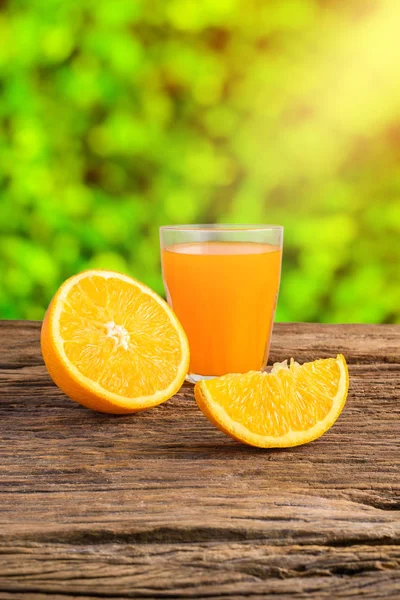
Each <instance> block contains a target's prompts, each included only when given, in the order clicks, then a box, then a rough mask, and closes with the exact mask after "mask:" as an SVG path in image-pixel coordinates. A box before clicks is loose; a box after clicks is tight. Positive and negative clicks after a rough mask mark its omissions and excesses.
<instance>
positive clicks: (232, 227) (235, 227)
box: [160, 223, 284, 231]
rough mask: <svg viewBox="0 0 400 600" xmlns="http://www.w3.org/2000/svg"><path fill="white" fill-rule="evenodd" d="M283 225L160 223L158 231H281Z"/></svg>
mask: <svg viewBox="0 0 400 600" xmlns="http://www.w3.org/2000/svg"><path fill="white" fill-rule="evenodd" d="M283 229H284V228H283V225H261V224H254V225H250V224H247V223H246V224H242V223H240V224H235V223H232V224H229V223H205V224H192V225H190V224H188V225H162V226H161V227H160V231H274V230H275V231H283Z"/></svg>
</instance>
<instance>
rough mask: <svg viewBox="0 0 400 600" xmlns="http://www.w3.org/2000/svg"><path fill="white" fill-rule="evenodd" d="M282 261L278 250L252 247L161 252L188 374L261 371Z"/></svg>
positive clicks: (182, 247) (192, 246)
mask: <svg viewBox="0 0 400 600" xmlns="http://www.w3.org/2000/svg"><path fill="white" fill-rule="evenodd" d="M281 256H282V253H281V250H280V248H279V247H278V246H273V245H270V244H264V243H253V242H193V243H182V244H174V245H171V246H168V247H167V248H164V249H163V251H162V265H163V277H164V285H165V288H166V291H167V297H168V302H169V303H170V305H171V306H172V308H173V310H174V311H175V313H176V314H177V316H178V318H179V320H180V322H181V323H182V325H183V328H184V330H185V331H186V334H187V336H188V339H189V346H190V353H191V362H190V371H189V372H190V373H192V374H196V375H203V376H212V375H223V374H225V373H245V372H247V371H250V370H259V369H262V368H263V367H264V366H265V362H266V360H267V354H268V347H269V341H270V336H271V331H272V325H273V318H274V313H275V305H276V300H277V295H278V289H279V280H280V269H281Z"/></svg>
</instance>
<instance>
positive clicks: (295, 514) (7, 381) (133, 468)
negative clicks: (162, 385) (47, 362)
mask: <svg viewBox="0 0 400 600" xmlns="http://www.w3.org/2000/svg"><path fill="white" fill-rule="evenodd" d="M39 334H40V324H39V323H36V322H27V321H25V322H2V323H0V342H1V344H0V598H4V599H9V598H10V599H11V598H12V599H13V600H16V599H18V598H22V599H24V600H26V599H28V598H29V600H34V599H37V600H39V599H40V600H42V599H46V600H48V599H49V598H55V599H57V598H60V599H61V598H62V599H63V600H65V599H68V598H71V599H72V598H80V599H82V600H83V599H86V598H97V597H99V598H100V597H102V598H283V599H285V598H310V597H311V598H312V597H315V598H386V599H389V598H390V599H391V598H393V599H395V598H399V597H400V544H399V540H400V470H399V466H400V444H399V416H400V404H399V399H400V327H398V326H389V325H387V326H365V325H348V326H347V325H346V326H345V325H313V324H278V325H276V326H275V329H274V336H273V344H272V348H271V360H272V361H277V360H283V359H285V358H290V357H291V356H294V357H295V358H297V359H298V360H300V361H304V360H312V359H314V358H318V357H321V356H331V355H332V356H334V355H335V354H336V353H338V352H343V353H344V355H345V356H346V358H347V360H348V363H349V370H350V377H351V381H350V383H351V385H350V393H349V398H348V402H347V405H346V408H345V410H344V412H343V414H342V415H341V417H340V418H339V420H338V422H337V423H336V425H335V426H334V427H333V428H332V429H331V430H330V431H329V432H328V433H327V434H325V435H324V436H323V437H322V438H320V439H319V440H317V441H316V442H313V443H311V444H309V445H307V446H301V447H298V448H293V449H288V450H272V451H271V450H260V449H255V448H250V447H246V446H243V445H240V444H238V443H236V442H235V441H233V440H231V439H230V438H227V437H225V436H224V435H223V434H222V433H220V432H219V431H217V430H216V429H214V428H213V427H212V425H210V424H209V423H208V421H207V420H206V419H205V418H204V417H203V415H202V414H201V413H200V411H199V410H198V409H197V407H196V404H195V402H194V399H193V388H192V387H191V386H190V385H188V384H185V386H184V387H183V388H182V390H181V391H180V392H179V394H177V395H176V396H175V397H174V398H173V399H171V400H170V401H169V402H167V403H166V404H164V405H161V406H159V407H157V408H155V409H152V410H149V411H146V412H143V413H138V414H136V415H131V416H108V415H103V414H100V413H94V412H91V411H88V410H86V409H84V408H82V407H80V406H78V405H77V404H74V403H72V402H71V401H70V400H69V399H67V398H66V397H65V396H64V395H63V393H62V392H61V391H59V390H58V389H57V388H56V387H55V386H54V385H53V383H52V382H51V380H50V378H49V377H48V375H47V373H46V370H45V368H44V366H43V362H42V359H41V356H40V348H39Z"/></svg>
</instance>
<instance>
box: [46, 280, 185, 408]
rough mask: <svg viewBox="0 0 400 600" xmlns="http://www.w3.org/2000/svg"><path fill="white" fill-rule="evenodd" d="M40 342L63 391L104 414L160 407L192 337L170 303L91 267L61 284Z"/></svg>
mask: <svg viewBox="0 0 400 600" xmlns="http://www.w3.org/2000/svg"><path fill="white" fill-rule="evenodd" d="M41 346H42V354H43V358H44V361H45V363H46V366H47V369H48V371H49V373H50V375H51V377H52V378H53V380H54V382H55V383H56V384H57V385H58V386H59V387H60V388H61V389H62V390H63V392H65V393H66V394H67V395H68V396H69V397H70V398H72V399H73V400H76V402H79V403H80V404H83V405H84V406H87V407H88V408H92V409H94V410H98V411H101V412H106V413H131V412H136V411H138V410H143V409H145V408H150V407H151V406H156V405H157V404H161V402H164V401H165V400H168V398H170V397H171V396H173V394H175V392H177V391H178V389H179V388H180V387H181V385H182V383H183V380H184V379H185V376H186V374H187V371H188V367H189V346H188V341H187V338H186V335H185V333H184V331H183V329H182V326H181V325H180V323H179V321H178V319H177V317H176V316H175V314H174V313H173V312H172V310H171V309H170V307H169V306H168V304H167V303H166V302H164V300H162V298H160V297H159V296H158V295H157V294H155V293H154V292H153V291H152V290H151V289H150V288H148V287H146V286H145V285H143V284H142V283H140V282H139V281H136V280H135V279H132V278H131V277H128V276H126V275H122V274H121V273H115V272H113V271H102V270H92V271H85V272H83V273H79V274H78V275H75V276H74V277H71V278H70V279H68V280H67V281H66V282H65V283H64V284H63V285H62V286H61V287H60V289H59V290H58V291H57V293H56V294H55V296H54V298H53V299H52V301H51V303H50V306H49V308H48V310H47V313H46V315H45V318H44V321H43V327H42V334H41Z"/></svg>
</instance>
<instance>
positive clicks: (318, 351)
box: [0, 321, 400, 369]
mask: <svg viewBox="0 0 400 600" xmlns="http://www.w3.org/2000/svg"><path fill="white" fill-rule="evenodd" d="M0 323H1V328H0V340H1V341H2V343H3V344H5V347H6V348H7V351H5V348H3V350H2V351H1V354H0V368H5V369H7V368H9V369H15V368H18V367H31V366H41V365H42V364H43V361H42V358H41V355H40V352H39V340H40V327H41V323H40V322H39V321H0ZM399 329H400V327H399V326H398V325H358V324H354V325H328V324H317V323H276V324H275V325H274V332H273V335H272V343H271V351H270V361H269V362H270V363H271V364H272V363H273V362H275V361H282V360H285V359H286V358H290V357H291V356H293V357H295V358H297V357H298V358H299V359H300V360H301V361H302V362H305V361H307V360H314V359H316V358H324V357H328V356H336V354H337V353H338V352H341V353H342V354H344V355H345V357H346V359H347V361H348V362H349V363H353V362H355V363H357V364H361V363H367V364H372V363H376V362H379V363H386V362H388V363H397V364H398V363H400V341H399Z"/></svg>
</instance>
